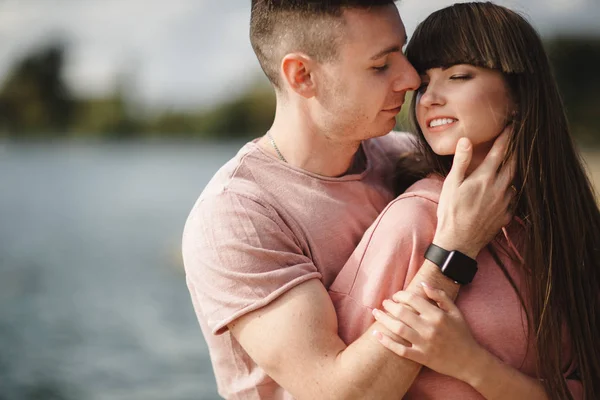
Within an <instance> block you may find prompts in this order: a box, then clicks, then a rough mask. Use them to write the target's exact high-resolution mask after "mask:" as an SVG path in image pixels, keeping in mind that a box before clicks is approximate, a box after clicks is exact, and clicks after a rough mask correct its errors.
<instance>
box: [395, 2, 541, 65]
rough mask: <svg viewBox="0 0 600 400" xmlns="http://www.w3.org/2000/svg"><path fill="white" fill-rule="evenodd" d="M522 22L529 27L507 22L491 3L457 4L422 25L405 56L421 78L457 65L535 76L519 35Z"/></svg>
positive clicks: (507, 19) (436, 14) (439, 12)
mask: <svg viewBox="0 0 600 400" xmlns="http://www.w3.org/2000/svg"><path fill="white" fill-rule="evenodd" d="M458 21H460V23H459V22H458ZM521 21H522V23H525V24H526V22H525V20H523V19H522V17H520V16H519V17H518V18H516V19H515V18H513V19H509V18H506V15H505V14H501V13H499V12H497V8H496V7H493V5H492V4H491V3H466V4H455V5H454V6H451V7H448V8H447V9H442V10H439V11H437V12H434V13H433V14H431V15H430V16H429V17H427V19H425V21H423V22H422V23H421V24H419V26H418V27H417V29H416V30H415V33H414V34H413V36H412V38H411V40H410V42H409V44H408V46H407V48H406V56H407V58H408V60H409V61H410V62H411V63H412V65H413V66H414V67H415V69H416V70H417V71H418V72H419V74H423V73H424V72H425V71H427V70H428V69H431V68H448V67H451V66H453V65H457V64H470V65H474V66H476V67H482V68H489V69H496V70H499V71H502V72H503V73H505V74H518V73H526V72H529V73H533V71H534V68H533V67H534V66H533V65H532V64H531V62H530V61H529V60H528V59H527V58H526V57H523V56H522V55H524V54H527V51H526V46H527V43H526V41H525V39H524V38H522V37H519V35H518V32H519V31H520V30H521V29H522V28H523V27H522V26H519V27H517V26H516V25H521ZM517 28H520V29H517ZM524 50H525V51H524Z"/></svg>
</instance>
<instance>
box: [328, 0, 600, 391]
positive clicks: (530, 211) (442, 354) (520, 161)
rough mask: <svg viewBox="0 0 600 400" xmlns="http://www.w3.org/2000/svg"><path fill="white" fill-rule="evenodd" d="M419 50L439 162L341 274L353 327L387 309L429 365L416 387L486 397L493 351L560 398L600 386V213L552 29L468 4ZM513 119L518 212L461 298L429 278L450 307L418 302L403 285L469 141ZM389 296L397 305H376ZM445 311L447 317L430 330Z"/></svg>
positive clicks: (482, 143) (414, 49)
mask: <svg viewBox="0 0 600 400" xmlns="http://www.w3.org/2000/svg"><path fill="white" fill-rule="evenodd" d="M406 55H407V57H408V59H409V61H411V63H412V64H413V65H414V66H415V68H416V69H417V71H418V72H419V73H420V75H421V78H422V81H423V85H422V86H421V88H420V89H419V90H418V91H417V94H416V96H414V99H413V102H412V105H411V107H412V108H411V110H412V111H411V114H412V119H413V121H416V122H417V132H418V139H419V144H420V147H421V148H422V152H423V155H424V157H425V158H426V159H427V160H429V161H430V165H432V166H433V167H431V168H429V170H427V171H421V175H420V176H421V177H423V179H421V180H419V181H418V182H417V183H415V184H414V185H412V186H411V187H410V188H409V189H408V190H407V191H406V192H405V193H404V194H403V195H401V196H400V197H398V198H397V199H396V200H395V201H394V202H392V203H391V204H390V205H389V206H388V207H387V208H386V210H384V211H383V213H382V214H381V215H380V216H379V218H378V219H377V220H376V221H375V223H374V224H373V226H371V228H370V229H369V230H368V231H367V233H366V234H365V236H364V237H363V239H362V241H361V243H360V244H359V246H358V247H357V250H356V251H355V253H354V254H353V256H352V257H351V258H350V260H349V261H348V263H347V264H346V266H345V267H344V268H343V269H342V271H341V272H340V274H339V276H338V278H337V279H336V281H335V282H334V283H333V285H332V286H331V288H330V295H331V297H332V299H333V301H334V305H335V306H336V311H337V312H338V318H339V319H340V320H344V321H345V322H344V324H343V325H340V336H341V337H342V338H343V339H345V340H346V341H347V342H351V341H352V340H354V339H355V338H356V336H357V335H359V334H360V333H362V332H364V331H365V330H366V329H367V327H368V326H369V325H370V324H371V323H372V322H373V320H374V318H375V319H377V321H379V322H381V323H382V324H383V325H384V326H386V327H387V328H388V329H389V330H390V331H391V332H395V333H397V334H399V337H400V338H401V339H403V340H404V342H402V341H401V340H399V339H397V338H392V337H391V336H388V335H384V334H382V333H379V332H376V333H375V334H376V336H377V337H378V339H379V340H380V342H381V343H382V344H383V345H384V346H386V347H387V348H389V349H390V350H392V351H394V352H396V353H397V354H399V355H401V356H403V357H406V358H409V359H411V360H413V361H415V362H418V363H420V364H423V365H424V366H426V367H429V368H430V369H423V370H422V371H421V373H420V375H419V376H418V377H417V379H416V380H415V381H414V383H413V386H412V387H411V388H410V390H409V391H408V393H407V394H406V398H419V399H420V398H460V399H477V398H481V397H482V396H481V394H480V393H478V391H477V390H479V392H482V393H483V391H482V390H480V389H481V388H479V387H477V382H478V378H479V377H480V376H481V374H482V373H483V372H486V371H485V365H488V364H486V363H485V362H480V361H481V360H488V361H489V360H491V359H493V358H495V359H500V360H501V361H502V362H503V363H505V364H507V365H509V366H510V367H511V368H509V369H508V371H509V372H508V373H509V374H513V375H512V376H514V377H517V376H518V375H519V374H524V375H527V376H529V377H533V378H535V379H530V381H532V382H534V383H532V393H534V392H535V388H534V387H533V386H535V385H537V386H539V388H543V389H544V390H541V389H539V388H538V389H539V390H538V393H539V391H541V392H542V396H543V393H544V391H545V396H546V397H547V398H551V399H564V398H585V399H597V398H600V348H599V345H598V340H597V334H598V333H599V332H600V304H599V303H600V295H599V292H600V213H599V211H598V207H597V205H596V202H595V197H594V194H593V190H592V187H591V185H590V183H589V181H588V179H587V177H586V173H585V171H584V168H583V166H582V162H581V160H580V158H579V155H578V153H577V151H576V149H575V146H574V144H573V141H572V138H571V135H570V133H569V129H568V126H567V121H566V117H565V113H564V108H563V105H562V102H561V99H560V95H559V93H558V89H557V85H556V82H555V80H554V78H553V76H552V74H551V70H550V65H549V62H548V59H547V56H546V54H545V52H544V49H543V45H542V42H541V40H540V38H539V36H538V35H537V33H536V32H535V30H534V29H533V28H532V27H531V25H530V24H529V23H528V22H527V21H525V20H524V19H523V18H522V17H521V16H519V15H518V14H516V13H514V12H512V11H510V10H508V9H506V8H504V7H500V6H497V5H494V4H491V3H468V4H455V5H453V6H451V7H448V8H445V9H443V10H440V11H437V12H435V13H434V14H432V15H430V16H429V17H428V18H427V19H426V20H425V21H424V22H423V23H422V24H421V25H419V27H418V28H417V30H416V32H415V33H414V35H413V37H412V39H411V41H410V43H409V44H408V47H407V50H406ZM507 124H512V127H513V129H512V134H511V137H510V139H509V140H510V144H509V147H508V151H507V154H506V159H507V160H508V159H514V160H516V165H517V168H516V172H515V181H514V182H515V186H514V188H515V190H516V191H517V192H518V195H517V201H516V204H515V218H514V220H513V221H512V222H511V223H510V224H509V225H508V226H506V227H505V228H504V229H503V232H502V233H501V234H500V235H499V236H498V237H497V239H495V240H494V241H493V242H492V243H490V244H489V245H488V246H487V248H486V249H485V250H483V251H482V252H481V253H480V254H479V255H478V256H477V262H478V266H479V272H478V273H477V275H476V276H475V279H474V280H473V282H472V283H471V284H469V285H466V286H464V287H463V288H461V291H460V293H459V296H458V298H457V301H456V305H454V304H452V302H451V301H449V299H448V298H447V297H444V296H443V295H440V294H439V293H436V291H435V290H433V289H432V288H429V287H426V288H425V293H426V294H427V295H428V296H429V297H430V298H431V299H433V300H435V301H436V302H437V303H438V306H439V308H438V307H436V306H435V305H432V304H431V303H426V305H423V304H418V305H417V304H412V303H411V302H410V301H407V300H406V296H403V295H402V294H401V293H402V292H400V293H396V291H398V290H401V289H402V288H405V287H406V285H407V283H408V282H409V281H410V280H411V278H412V277H413V276H414V275H415V273H416V270H417V269H418V268H419V266H420V265H421V264H422V262H423V260H424V259H423V255H424V252H425V249H426V248H427V246H428V245H429V244H430V243H431V241H432V239H433V233H434V230H435V224H436V207H437V200H438V198H439V192H440V190H441V185H442V179H443V177H444V176H445V175H446V174H447V173H448V171H449V167H450V164H451V162H452V154H453V152H454V149H455V148H456V145H457V142H458V141H459V139H460V137H462V136H466V137H468V138H469V139H470V140H471V142H472V143H473V160H472V163H471V166H470V168H471V169H473V168H475V167H477V165H479V163H480V162H481V160H482V159H483V158H484V157H485V155H486V154H487V152H488V151H489V149H490V147H491V144H492V143H493V141H494V139H495V137H496V136H497V135H498V133H499V132H501V131H502V129H503V127H505V126H506V125H507ZM413 172H414V171H413ZM400 175H404V176H405V175H406V171H400ZM517 188H519V189H517ZM415 214H418V218H414V219H413V218H412V216H413V215H415ZM426 215H429V216H430V220H429V222H428V223H427V222H426V223H423V220H425V219H426ZM417 222H418V224H417ZM382 299H388V300H387V301H384V302H383V308H384V310H385V311H386V312H382V311H377V309H379V308H382ZM440 310H441V311H440ZM407 311H408V312H407ZM372 312H373V315H374V317H373V316H371V313H372ZM434 313H438V314H439V313H442V316H443V318H444V321H445V325H444V326H445V328H444V329H445V330H444V334H443V335H439V336H437V337H430V336H428V332H431V325H430V324H431V322H430V321H431V318H429V317H430V316H431V315H433V314H434ZM436 315H437V314H436ZM396 339H397V340H396ZM447 349H454V351H448V350H447ZM435 371H437V372H435ZM506 381H510V379H508V380H506ZM541 385H543V386H541ZM475 388H476V389H477V390H475Z"/></svg>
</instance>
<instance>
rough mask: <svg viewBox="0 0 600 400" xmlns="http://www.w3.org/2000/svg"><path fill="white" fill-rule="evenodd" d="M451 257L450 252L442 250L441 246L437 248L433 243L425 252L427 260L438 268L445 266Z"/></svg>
mask: <svg viewBox="0 0 600 400" xmlns="http://www.w3.org/2000/svg"><path fill="white" fill-rule="evenodd" d="M449 255H450V252H449V251H448V250H445V249H442V248H441V247H440V246H436V245H435V244H433V243H431V244H430V245H429V247H428V248H427V250H426V251H425V258H426V259H428V260H429V261H431V262H432V263H434V264H435V265H437V266H438V267H441V266H442V265H444V263H445V262H446V259H447V258H448V256H449Z"/></svg>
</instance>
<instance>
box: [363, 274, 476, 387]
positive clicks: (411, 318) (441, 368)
mask: <svg viewBox="0 0 600 400" xmlns="http://www.w3.org/2000/svg"><path fill="white" fill-rule="evenodd" d="M422 285H423V289H424V292H425V294H426V295H427V297H429V298H430V299H431V300H433V301H434V302H435V303H437V306H436V305H434V304H432V303H431V302H429V301H428V300H427V299H425V298H423V297H421V296H419V295H416V294H413V293H410V292H405V291H401V292H397V293H396V294H394V296H392V297H393V301H392V300H385V301H384V302H383V308H384V309H385V311H387V313H385V312H383V311H380V310H373V315H374V316H375V319H376V320H377V321H379V322H380V323H381V324H383V325H384V326H385V327H386V328H387V329H389V330H390V331H391V332H393V333H394V334H396V335H398V337H400V338H402V339H404V340H406V341H407V342H409V344H408V345H404V344H401V343H398V341H397V340H394V339H393V338H391V337H390V336H387V335H384V334H383V333H381V332H378V331H375V332H374V335H375V336H376V337H377V339H378V340H379V342H380V343H381V344H383V345H384V346H385V347H387V348H388V349H390V350H391V351H393V352H394V353H396V354H398V355H399V356H401V357H404V358H407V359H409V360H412V361H415V362H417V363H419V364H422V365H424V366H426V367H428V368H430V369H432V370H434V371H436V372H439V373H440V374H444V375H448V376H451V377H453V378H456V379H460V380H462V381H467V380H468V379H469V378H470V375H469V373H470V372H469V371H470V370H471V369H472V368H471V367H472V366H473V361H474V360H476V359H477V357H478V356H480V355H481V352H482V351H485V350H483V348H482V347H481V346H480V345H479V344H478V343H477V342H476V341H475V339H474V338H473V335H472V334H471V331H470V330H469V327H468V325H467V323H466V322H465V320H464V317H463V315H462V313H461V312H460V310H459V309H458V308H457V307H456V305H454V303H453V302H452V301H451V300H450V298H448V296H447V295H446V294H445V293H444V292H443V291H441V290H437V289H433V288H430V287H429V286H426V285H425V284H422Z"/></svg>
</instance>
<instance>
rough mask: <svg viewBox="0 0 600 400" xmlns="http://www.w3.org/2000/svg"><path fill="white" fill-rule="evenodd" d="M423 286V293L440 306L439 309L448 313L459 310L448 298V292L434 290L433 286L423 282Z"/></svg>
mask: <svg viewBox="0 0 600 400" xmlns="http://www.w3.org/2000/svg"><path fill="white" fill-rule="evenodd" d="M421 286H423V291H424V292H425V294H426V295H427V297H429V298H430V299H431V300H433V301H435V302H436V304H437V305H438V308H439V309H440V310H442V311H445V312H447V313H453V312H455V311H456V310H458V309H457V307H456V305H455V304H454V302H453V301H452V300H451V299H450V297H448V295H447V294H446V292H444V291H443V290H439V289H434V288H432V287H431V286H429V285H427V284H426V283H425V282H421Z"/></svg>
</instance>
